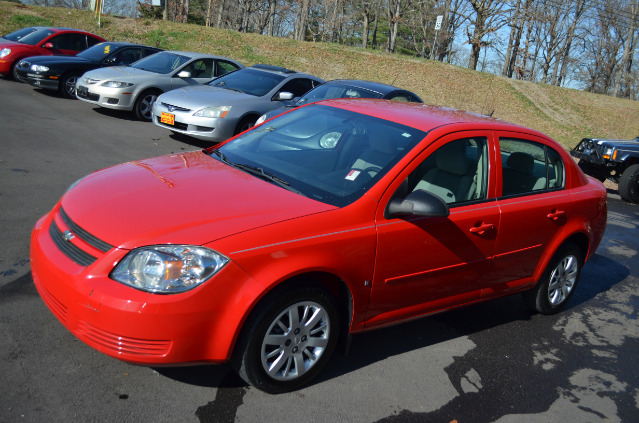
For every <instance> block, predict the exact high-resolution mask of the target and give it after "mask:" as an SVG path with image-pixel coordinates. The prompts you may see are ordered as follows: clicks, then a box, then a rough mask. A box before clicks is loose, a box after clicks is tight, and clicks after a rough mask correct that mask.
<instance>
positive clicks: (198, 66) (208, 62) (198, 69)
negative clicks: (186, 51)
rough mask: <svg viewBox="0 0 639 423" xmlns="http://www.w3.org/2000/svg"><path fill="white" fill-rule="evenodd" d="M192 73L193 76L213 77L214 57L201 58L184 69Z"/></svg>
mask: <svg viewBox="0 0 639 423" xmlns="http://www.w3.org/2000/svg"><path fill="white" fill-rule="evenodd" d="M182 70H183V71H187V72H190V73H191V78H213V70H214V64H213V59H199V60H195V61H193V62H191V63H189V64H188V65H187V66H185V67H184V69H182Z"/></svg>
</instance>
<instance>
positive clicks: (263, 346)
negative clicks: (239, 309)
mask: <svg viewBox="0 0 639 423" xmlns="http://www.w3.org/2000/svg"><path fill="white" fill-rule="evenodd" d="M339 327H340V326H339V317H338V313H337V306H336V304H335V300H334V299H333V298H332V296H331V295H330V294H329V293H328V292H327V291H326V290H324V289H323V288H321V287H317V286H304V287H298V288H293V289H290V290H287V291H279V293H277V294H276V295H270V296H268V297H267V298H265V299H264V301H262V303H261V306H258V309H256V312H255V313H254V314H253V318H252V319H250V320H249V321H248V322H247V330H246V332H245V333H244V334H243V336H242V339H240V341H239V344H238V351H237V356H236V360H235V367H236V370H237V371H238V374H239V375H240V377H241V378H242V379H244V380H245V381H246V382H247V383H249V384H251V385H253V386H255V387H256V388H258V389H260V390H262V391H265V392H268V393H271V394H277V393H282V392H288V391H292V390H295V389H298V388H300V387H302V386H303V385H305V384H307V383H308V382H309V381H310V380H311V379H312V378H313V377H315V376H316V375H317V374H318V373H319V371H320V370H321V369H322V367H324V365H326V362H327V361H328V359H329V358H330V356H331V354H332V352H333V350H334V349H335V345H336V343H337V338H338V336H339V333H338V330H339Z"/></svg>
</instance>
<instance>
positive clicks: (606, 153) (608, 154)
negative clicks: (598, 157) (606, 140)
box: [603, 147, 614, 159]
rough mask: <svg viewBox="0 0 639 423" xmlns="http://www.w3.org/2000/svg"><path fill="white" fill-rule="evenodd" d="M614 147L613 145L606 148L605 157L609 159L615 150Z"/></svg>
mask: <svg viewBox="0 0 639 423" xmlns="http://www.w3.org/2000/svg"><path fill="white" fill-rule="evenodd" d="M613 150H614V148H613V147H608V148H606V150H605V151H604V154H603V156H604V159H609V158H610V156H612V152H613Z"/></svg>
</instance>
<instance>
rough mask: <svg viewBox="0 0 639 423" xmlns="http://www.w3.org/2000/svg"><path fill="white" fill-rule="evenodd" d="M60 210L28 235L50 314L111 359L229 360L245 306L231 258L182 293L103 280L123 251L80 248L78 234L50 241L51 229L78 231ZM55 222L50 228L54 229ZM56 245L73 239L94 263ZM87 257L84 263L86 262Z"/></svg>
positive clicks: (34, 271)
mask: <svg viewBox="0 0 639 423" xmlns="http://www.w3.org/2000/svg"><path fill="white" fill-rule="evenodd" d="M61 216H62V215H61V213H60V212H59V210H56V209H54V211H52V212H51V213H50V214H48V215H46V216H45V217H43V218H41V219H40V220H39V221H38V222H37V224H36V227H35V228H34V230H33V233H32V237H31V270H32V275H33V281H34V283H35V286H36V288H37V289H38V292H39V293H40V295H41V297H42V299H43V300H44V302H45V304H46V305H47V307H48V308H49V309H50V310H51V312H52V313H53V314H54V315H55V316H56V317H57V318H58V320H60V322H61V323H62V324H63V325H64V326H65V327H66V328H67V329H68V330H69V331H71V332H72V333H73V334H74V335H75V336H76V337H77V338H79V339H80V340H81V341H83V342H85V343H86V344H88V345H89V346H91V347H93V348H95V349H97V350H99V351H101V352H102V353H104V354H107V355H109V356H112V357H115V358H118V359H121V360H124V361H127V362H131V363H136V364H145V365H160V364H176V363H219V362H223V361H226V360H228V358H229V357H230V354H231V351H232V348H233V344H234V340H235V337H236V336H237V333H238V330H239V329H238V328H239V326H240V325H241V322H242V321H243V319H244V313H245V312H246V310H245V309H242V308H241V307H238V306H237V304H238V301H237V296H238V295H239V292H238V289H239V288H240V287H241V286H242V283H243V282H244V281H246V280H247V275H246V274H245V273H244V272H243V271H242V270H241V269H239V268H238V267H237V266H235V265H234V264H233V263H232V262H231V263H229V264H227V266H226V267H225V268H224V269H223V270H222V271H221V272H220V273H223V274H224V276H223V277H222V278H217V277H218V276H221V274H218V275H216V278H217V279H216V278H213V279H211V280H209V281H207V282H205V283H204V284H202V285H201V286H199V287H197V288H195V289H193V290H191V291H187V292H185V293H182V294H171V295H161V294H151V293H147V292H144V291H140V290H137V289H134V288H131V287H128V286H126V285H124V284H121V283H118V282H116V281H114V280H112V279H110V278H109V276H108V275H109V273H110V271H111V269H112V268H113V266H114V265H115V264H116V263H117V262H119V261H120V260H121V259H122V258H123V257H124V256H125V255H126V253H127V251H126V250H122V249H119V248H117V247H113V248H111V249H109V250H108V251H107V252H105V253H101V252H99V251H97V250H96V249H95V248H92V247H91V246H90V245H84V243H83V240H82V239H78V238H81V233H82V232H81V231H78V232H76V234H77V235H78V236H77V237H76V238H74V239H73V240H72V241H59V240H58V241H57V244H56V241H54V236H53V235H52V232H54V230H52V229H51V228H52V227H58V228H59V230H60V231H61V232H64V231H65V230H67V229H68V228H70V229H71V230H72V231H74V232H75V231H76V230H78V228H77V227H74V226H73V225H67V223H65V222H68V220H67V221H65V220H64V218H63V217H61ZM52 223H53V226H52ZM60 242H68V243H73V244H74V245H75V246H70V247H68V248H76V247H78V248H79V249H82V250H85V252H88V253H89V255H90V256H94V257H95V256H98V257H97V258H96V259H95V260H94V261H93V262H91V263H89V264H86V263H85V265H81V264H78V263H76V261H77V257H76V260H74V259H73V258H72V257H71V256H73V254H69V252H68V251H66V252H64V251H62V250H61V248H67V247H66V246H65V245H62V247H61V246H60ZM90 261H91V260H89V262H90Z"/></svg>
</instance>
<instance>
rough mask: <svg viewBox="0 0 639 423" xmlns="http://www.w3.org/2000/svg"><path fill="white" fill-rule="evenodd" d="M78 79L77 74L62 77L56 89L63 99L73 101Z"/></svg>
mask: <svg viewBox="0 0 639 423" xmlns="http://www.w3.org/2000/svg"><path fill="white" fill-rule="evenodd" d="M79 78H80V75H78V74H77V73H70V74H67V75H64V76H63V77H62V79H61V80H60V87H59V88H58V91H59V93H60V95H61V96H62V97H64V98H72V99H75V98H76V97H75V84H76V83H77V82H78V79H79Z"/></svg>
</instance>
